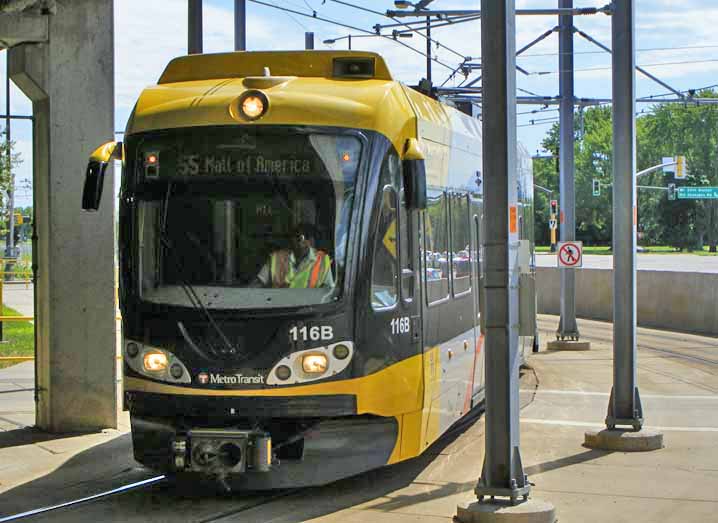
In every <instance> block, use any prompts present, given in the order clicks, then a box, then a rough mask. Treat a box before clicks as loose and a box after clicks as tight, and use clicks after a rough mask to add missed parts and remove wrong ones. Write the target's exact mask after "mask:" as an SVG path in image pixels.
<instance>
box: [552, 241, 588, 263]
mask: <svg viewBox="0 0 718 523" xmlns="http://www.w3.org/2000/svg"><path fill="white" fill-rule="evenodd" d="M556 251H557V252H558V256H557V259H558V266H559V268H561V269H577V268H580V267H581V265H582V263H583V242H559V244H558V248H557V249H556Z"/></svg>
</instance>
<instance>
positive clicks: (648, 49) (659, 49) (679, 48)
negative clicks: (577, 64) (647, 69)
mask: <svg viewBox="0 0 718 523" xmlns="http://www.w3.org/2000/svg"><path fill="white" fill-rule="evenodd" d="M694 49H718V44H717V45H688V46H677V47H646V48H644V49H636V52H637V53H648V52H663V51H684V50H694ZM561 54H569V53H560V52H558V51H557V52H555V53H532V54H525V55H522V56H521V58H533V57H541V56H561ZM573 54H574V55H579V54H581V55H583V54H605V51H575V52H574V53H573Z"/></svg>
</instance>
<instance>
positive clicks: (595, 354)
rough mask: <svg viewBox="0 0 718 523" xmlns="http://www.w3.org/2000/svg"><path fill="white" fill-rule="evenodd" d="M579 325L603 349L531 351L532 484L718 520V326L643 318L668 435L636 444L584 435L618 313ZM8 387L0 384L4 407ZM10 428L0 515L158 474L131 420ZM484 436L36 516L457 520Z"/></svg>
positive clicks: (653, 405)
mask: <svg viewBox="0 0 718 523" xmlns="http://www.w3.org/2000/svg"><path fill="white" fill-rule="evenodd" d="M557 324H558V318H556V317H552V316H542V317H540V320H539V326H540V328H541V331H542V332H541V334H542V335H543V336H551V335H552V334H553V333H554V332H555V330H556V326H557ZM579 328H580V330H581V334H582V338H583V337H585V338H586V340H588V341H591V343H592V350H591V351H588V352H539V353H537V354H532V355H531V356H530V359H529V363H530V364H531V366H532V369H529V370H527V371H524V373H523V376H522V385H521V387H522V393H521V406H522V411H521V413H522V420H521V429H522V434H521V442H522V448H521V452H522V458H523V463H524V467H525V469H526V473H527V474H528V475H529V479H530V481H532V482H533V483H534V484H535V486H534V487H533V489H532V497H533V498H538V499H543V500H545V501H547V502H550V503H551V504H552V505H554V507H555V508H556V516H557V518H558V520H559V521H560V522H561V523H572V522H575V523H584V522H588V523H592V522H605V521H613V522H631V523H648V522H651V523H653V522H655V521H664V520H666V519H667V518H673V519H675V520H677V521H681V522H687V523H692V522H695V523H698V522H701V523H703V522H706V521H715V517H716V516H715V515H716V514H718V453H717V452H716V451H715V449H716V448H718V379H717V378H718V376H717V374H718V339H715V338H705V337H699V336H691V335H685V334H675V333H670V332H665V331H656V330H647V329H639V330H638V340H639V360H638V380H639V386H640V390H641V399H642V402H643V408H644V415H645V420H646V426H647V428H648V429H651V428H653V429H656V430H659V431H660V432H662V433H663V434H664V445H665V448H663V449H661V450H657V451H655V452H647V453H624V452H614V451H605V450H594V449H587V448H585V447H583V445H582V444H583V442H584V432H585V431H587V430H591V429H596V430H601V429H602V428H604V425H603V420H604V419H605V416H606V408H607V406H608V399H609V391H610V384H611V373H612V372H611V345H610V338H611V325H610V324H607V323H599V322H588V321H581V320H579ZM1 379H2V374H0V380H1ZM6 385H7V386H9V385H8V384H6ZM11 394H22V393H11ZM5 397H6V394H0V412H1V411H4V410H5V409H6V407H5V406H4V402H5ZM0 416H1V417H3V418H7V419H16V420H17V418H16V417H14V416H15V415H13V414H9V415H6V414H0ZM2 428H3V429H4V432H0V518H1V517H2V516H3V515H7V514H12V513H16V512H20V511H22V510H28V509H31V508H36V507H38V506H41V505H47V504H52V503H57V502H59V501H63V500H69V499H75V498H78V497H80V496H83V495H88V494H94V493H97V492H101V491H104V490H108V489H109V488H113V487H117V486H120V485H124V484H127V483H130V482H132V481H137V480H138V479H141V478H146V477H150V476H152V475H153V473H152V472H151V471H147V470H144V469H141V468H139V467H138V466H137V465H136V464H134V463H133V461H132V458H131V450H130V438H129V436H128V434H127V433H126V432H122V431H118V432H112V433H105V434H93V435H83V436H72V437H54V436H48V435H42V434H39V433H35V432H34V431H29V430H28V429H20V428H18V427H17V426H13V425H3V426H2ZM125 429H126V426H125ZM483 438H484V420H483V418H479V419H478V421H475V422H473V423H470V424H469V425H468V427H462V428H461V430H456V431H453V432H452V433H451V434H449V435H448V436H447V437H445V438H443V439H442V440H441V441H439V442H438V443H437V444H435V445H434V446H432V447H431V448H430V449H429V450H428V451H427V452H426V453H425V454H424V455H423V456H421V457H420V458H418V459H416V460H413V461H410V462H408V463H402V464H399V465H396V466H392V467H386V468H383V469H379V470H376V471H372V472H370V473H367V474H362V475H359V476H356V477H353V478H349V479H346V480H343V481H339V482H337V483H334V484H332V485H328V486H325V487H319V488H313V489H304V490H300V491H297V492H290V493H282V494H280V495H279V497H277V494H276V493H275V494H273V495H270V496H268V495H267V494H265V493H251V492H245V493H238V494H234V495H232V496H217V495H216V494H215V493H213V492H212V491H210V490H206V489H205V490H202V489H200V488H196V489H195V490H194V491H193V492H190V493H188V492H186V491H184V492H183V491H180V490H177V489H174V488H172V487H169V486H167V485H162V484H158V485H154V486H152V487H149V488H146V489H142V490H138V491H133V492H131V493H127V494H121V495H117V496H114V497H112V498H108V499H104V500H102V501H98V502H93V503H91V504H87V505H84V506H82V507H79V508H74V509H65V510H62V511H58V512H54V513H50V514H47V515H45V516H40V517H35V518H33V519H32V521H53V522H56V521H60V522H64V521H67V522H70V521H72V522H76V521H87V522H90V521H117V522H120V521H122V522H135V521H136V522H140V521H175V522H177V521H213V522H215V521H221V522H226V523H228V522H233V521H242V522H243V523H245V522H246V523H252V522H256V523H264V522H266V521H272V522H277V523H278V522H286V523H299V522H304V521H311V522H342V523H346V522H349V523H353V522H357V523H358V522H361V523H366V522H367V521H370V522H372V523H384V522H396V523H404V522H444V523H449V522H450V521H451V520H452V517H453V516H454V515H455V514H456V507H457V506H458V505H459V504H462V503H472V502H473V501H475V498H474V495H473V489H474V486H475V484H476V480H477V478H478V475H479V472H480V468H481V465H482V462H483V448H484V447H483V445H484V439H483Z"/></svg>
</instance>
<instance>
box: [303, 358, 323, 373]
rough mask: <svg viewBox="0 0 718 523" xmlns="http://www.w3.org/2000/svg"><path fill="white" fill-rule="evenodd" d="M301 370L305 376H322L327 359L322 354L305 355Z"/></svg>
mask: <svg viewBox="0 0 718 523" xmlns="http://www.w3.org/2000/svg"><path fill="white" fill-rule="evenodd" d="M302 370H304V372H306V373H307V374H324V373H325V372H326V371H327V357H326V356H325V355H324V354H307V355H306V356H304V357H302Z"/></svg>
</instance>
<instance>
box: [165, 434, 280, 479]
mask: <svg viewBox="0 0 718 523" xmlns="http://www.w3.org/2000/svg"><path fill="white" fill-rule="evenodd" d="M172 453H173V456H174V460H173V463H174V468H175V470H176V471H190V472H200V473H203V474H209V475H212V476H217V477H223V476H226V475H227V474H239V473H243V472H247V471H248V470H249V471H253V472H269V470H270V469H271V466H272V438H271V436H270V435H269V433H267V432H261V431H257V430H234V429H192V430H190V431H189V432H188V433H187V435H186V436H179V437H176V438H175V439H174V441H173V442H172Z"/></svg>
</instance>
